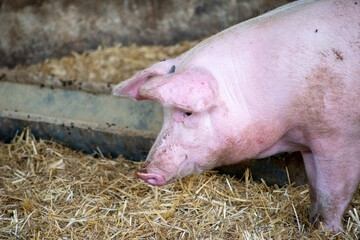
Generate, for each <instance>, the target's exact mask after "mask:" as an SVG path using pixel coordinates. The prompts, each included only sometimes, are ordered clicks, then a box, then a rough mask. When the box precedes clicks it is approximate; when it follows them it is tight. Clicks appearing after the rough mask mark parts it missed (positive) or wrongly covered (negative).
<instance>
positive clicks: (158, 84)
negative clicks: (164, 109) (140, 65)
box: [140, 69, 218, 112]
mask: <svg viewBox="0 0 360 240" xmlns="http://www.w3.org/2000/svg"><path fill="white" fill-rule="evenodd" d="M217 92H218V86H217V82H216V80H215V78H214V76H213V75H212V74H211V73H210V72H208V71H206V70H203V69H190V70H186V71H183V72H179V73H173V74H168V75H165V76H160V77H154V78H152V79H150V80H149V81H148V82H146V83H145V84H144V85H143V86H142V87H141V88H140V95H141V96H144V97H146V98H147V99H150V100H154V101H158V102H161V103H162V104H164V105H172V106H175V107H178V108H180V109H183V110H184V111H191V112H203V111H206V110H208V109H209V108H212V107H214V106H215V105H216V99H217V94H218V93H217Z"/></svg>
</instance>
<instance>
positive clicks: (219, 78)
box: [114, 0, 360, 231]
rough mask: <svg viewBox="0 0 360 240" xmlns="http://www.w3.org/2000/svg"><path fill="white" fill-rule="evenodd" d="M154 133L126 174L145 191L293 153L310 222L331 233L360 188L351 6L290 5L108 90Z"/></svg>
mask: <svg viewBox="0 0 360 240" xmlns="http://www.w3.org/2000/svg"><path fill="white" fill-rule="evenodd" d="M114 95H118V96H126V97H132V98H134V99H136V100H154V101H157V102H160V103H161V104H162V105H163V107H164V125H163V127H162V130H161V132H160V134H159V136H158V137H157V139H156V142H155V144H154V146H153V147H152V149H151V151H150V153H149V156H148V157H147V160H146V162H145V166H144V169H143V170H142V171H139V172H137V173H136V175H137V176H138V177H140V178H142V179H144V180H145V181H147V182H149V183H150V184H153V185H163V184H165V183H167V182H168V181H170V180H172V179H175V178H179V177H183V176H185V175H188V174H191V173H194V172H196V173H199V172H202V171H204V170H208V169H212V168H214V167H218V166H221V165H225V164H234V163H237V162H239V161H241V160H242V159H250V158H262V157H266V156H270V155H273V154H276V153H279V152H284V151H301V153H302V156H303V158H304V162H305V167H306V172H307V175H308V179H309V182H310V190H311V191H310V194H311V212H310V220H311V221H312V222H318V221H322V222H323V224H324V226H325V227H326V228H327V229H331V230H336V231H338V230H339V229H340V227H341V219H342V215H343V212H344V211H345V209H346V207H347V205H348V203H349V201H350V200H351V198H352V195H353V193H354V191H355V190H356V188H357V186H358V184H359V179H360V1H358V0H316V1H315V0H299V1H296V2H293V3H291V4H287V5H285V6H283V7H280V8H278V9H276V10H273V11H271V12H269V13H266V14H264V15H262V16H260V17H257V18H254V19H251V20H249V21H246V22H243V23H240V24H238V25H235V26H233V27H231V28H229V29H227V30H225V31H222V32H220V33H218V34H216V35H215V36H213V37H211V38H208V39H207V40H205V41H203V42H201V43H199V44H198V45H197V46H195V47H194V48H192V49H191V50H189V51H188V52H186V53H184V54H182V55H181V56H179V57H177V58H175V59H170V60H166V61H163V62H159V63H156V64H154V65H153V66H151V67H149V68H148V69H145V70H143V71H141V72H139V73H138V74H136V75H135V76H134V77H132V78H130V79H129V80H127V81H125V82H122V83H120V84H118V85H116V86H115V88H114Z"/></svg>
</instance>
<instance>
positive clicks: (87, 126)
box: [0, 0, 306, 185]
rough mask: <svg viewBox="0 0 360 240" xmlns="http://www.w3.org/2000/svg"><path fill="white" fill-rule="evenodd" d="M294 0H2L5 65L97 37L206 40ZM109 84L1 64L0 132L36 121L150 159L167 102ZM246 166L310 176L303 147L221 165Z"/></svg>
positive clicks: (69, 141) (276, 177) (273, 174)
mask: <svg viewBox="0 0 360 240" xmlns="http://www.w3.org/2000/svg"><path fill="white" fill-rule="evenodd" d="M289 1H291V0H281V1H278V0H276V1H275V0H256V1H253V0H251V1H250V0H245V1H228V2H226V1H224V2H221V1H216V0H208V1H203V0H201V1H189V2H187V1H180V0H168V1H144V2H141V3H140V2H139V1H130V2H127V1H107V0H106V1H93V0H91V1H75V2H73V3H71V4H70V3H69V4H67V3H63V2H62V1H53V0H51V1H50V0H40V1H36V2H34V3H31V2H29V3H27V4H24V5H21V4H18V3H17V1H4V2H3V3H1V1H0V6H1V11H0V20H1V22H2V23H3V24H0V30H1V32H2V35H1V36H0V65H1V66H7V67H14V66H15V65H17V64H25V65H26V64H30V63H36V62H40V61H43V60H44V59H46V58H50V57H61V56H64V55H68V54H69V53H70V52H71V51H77V52H83V51H84V50H91V49H95V48H96V47H97V46H98V45H99V44H103V45H107V46H113V45H115V44H117V43H119V42H121V43H123V44H129V43H137V44H173V43H175V42H180V41H182V40H191V39H200V38H203V37H205V36H209V35H211V34H214V33H216V32H219V31H220V30H222V29H223V28H226V27H228V26H230V25H233V24H235V23H237V22H240V21H243V20H245V19H248V18H250V17H253V16H255V15H257V14H259V13H261V12H264V11H266V10H269V9H272V8H275V7H277V6H279V5H281V4H284V3H287V2H289ZM85 2H86V4H85ZM84 9H86V10H84ZM43 19H47V20H46V21H43ZM29 21H30V22H29ZM74 26H77V27H74ZM24 29H26V31H25V30H24ZM119 71H120V70H119ZM111 87H112V86H111V85H109V84H106V83H92V82H79V81H77V80H64V79H60V78H56V77H50V76H45V75H43V74H40V73H39V74H35V73H30V72H26V71H16V70H8V69H3V70H0V140H2V141H6V142H8V141H11V139H12V138H13V137H14V136H15V134H16V133H17V132H18V133H20V132H21V131H22V130H23V129H24V128H25V127H30V129H31V132H32V134H33V135H34V136H35V137H37V138H43V139H47V140H53V141H57V142H61V143H63V144H65V145H67V146H69V147H72V148H74V149H78V150H81V151H84V152H86V153H94V152H98V153H99V154H100V152H101V154H103V155H105V156H107V155H112V156H117V155H119V154H122V155H123V156H124V157H126V158H128V159H131V160H134V161H143V160H144V159H145V158H146V155H147V153H148V151H149V150H150V147H151V146H152V144H153V142H154V140H155V138H156V135H157V133H158V132H159V131H160V128H161V125H162V120H163V119H162V118H163V115H162V108H161V106H160V105H159V104H156V103H153V102H146V101H144V102H135V101H133V100H130V99H121V98H115V97H113V96H111V94H110V92H111ZM246 167H249V168H250V169H251V170H252V174H253V177H254V179H261V178H264V180H265V181H266V182H267V183H268V184H275V183H276V184H279V185H282V184H284V183H288V179H289V178H290V179H291V181H295V182H296V183H297V184H303V183H304V182H305V181H306V175H305V171H304V167H303V164H302V160H301V157H300V155H299V154H291V155H289V154H282V155H277V156H275V157H271V158H266V159H261V160H256V161H247V162H246V163H242V164H240V165H236V166H231V167H224V168H222V170H223V171H224V172H227V173H232V174H236V175H239V176H242V174H243V173H244V171H245V169H246ZM286 168H287V169H288V171H286Z"/></svg>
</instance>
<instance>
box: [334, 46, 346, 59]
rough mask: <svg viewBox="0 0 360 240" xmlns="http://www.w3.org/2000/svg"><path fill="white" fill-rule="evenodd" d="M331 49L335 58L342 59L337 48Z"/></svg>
mask: <svg viewBox="0 0 360 240" xmlns="http://www.w3.org/2000/svg"><path fill="white" fill-rule="evenodd" d="M331 50H332V52H333V53H334V54H335V56H336V59H337V60H340V61H342V60H344V57H343V56H342V54H341V52H340V51H339V50H336V49H334V48H333V49H331Z"/></svg>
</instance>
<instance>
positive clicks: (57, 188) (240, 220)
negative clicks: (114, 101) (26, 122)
mask: <svg viewBox="0 0 360 240" xmlns="http://www.w3.org/2000/svg"><path fill="white" fill-rule="evenodd" d="M0 154H1V156H0V161H1V162H0V176H1V178H0V239H180V238H181V239H299V238H303V239H332V238H334V239H357V238H358V237H359V236H360V222H359V215H358V214H359V210H356V209H359V206H360V191H359V190H358V191H357V192H356V194H355V196H354V198H353V200H352V202H351V204H350V207H349V209H348V211H347V212H346V214H345V217H344V219H343V226H344V227H345V232H343V233H339V234H334V233H330V232H324V231H320V230H319V229H317V228H314V227H312V226H311V225H310V224H309V222H308V220H307V216H308V207H309V201H310V200H309V190H308V188H307V187H305V186H303V187H297V188H295V187H293V186H288V187H284V188H279V187H277V186H273V187H269V186H267V185H266V184H265V183H264V182H262V183H257V182H254V181H253V180H252V179H251V176H250V174H249V172H247V173H246V174H245V176H244V178H243V180H239V179H236V178H233V177H230V176H228V175H220V174H218V173H216V172H206V173H203V174H201V175H196V176H189V177H186V178H183V179H181V180H177V181H175V182H172V183H170V184H168V185H166V186H163V187H154V186H150V185H148V184H146V183H145V182H143V181H141V180H139V179H137V178H135V177H134V176H133V172H134V170H135V169H137V168H139V167H140V166H139V165H140V164H139V163H134V162H131V161H128V160H125V159H123V158H122V157H118V158H116V159H107V158H104V157H103V156H102V154H101V153H97V154H94V155H97V156H98V157H94V156H90V155H86V154H83V153H81V152H77V151H74V150H71V149H69V148H66V147H64V146H62V145H60V144H57V143H54V142H49V141H44V140H35V139H34V137H33V136H32V135H31V134H30V132H29V130H26V131H24V132H23V133H22V134H21V135H19V136H17V137H16V138H15V139H14V140H13V141H12V142H11V143H9V144H4V143H1V144H0Z"/></svg>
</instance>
